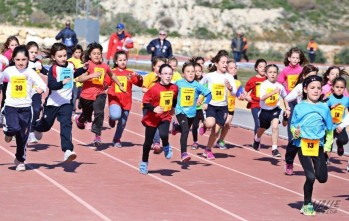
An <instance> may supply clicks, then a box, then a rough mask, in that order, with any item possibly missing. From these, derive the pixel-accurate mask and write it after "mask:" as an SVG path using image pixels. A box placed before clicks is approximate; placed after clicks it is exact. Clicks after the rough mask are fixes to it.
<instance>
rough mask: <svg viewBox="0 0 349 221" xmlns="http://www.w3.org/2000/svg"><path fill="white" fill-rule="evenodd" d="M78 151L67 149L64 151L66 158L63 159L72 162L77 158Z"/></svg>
mask: <svg viewBox="0 0 349 221" xmlns="http://www.w3.org/2000/svg"><path fill="white" fill-rule="evenodd" d="M76 157H77V156H76V153H75V152H74V151H71V150H66V151H65V152H64V158H63V161H64V162H72V161H73V160H75V159H76Z"/></svg>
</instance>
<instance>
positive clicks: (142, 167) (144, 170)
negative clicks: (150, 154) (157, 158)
mask: <svg viewBox="0 0 349 221" xmlns="http://www.w3.org/2000/svg"><path fill="white" fill-rule="evenodd" d="M139 173H140V174H144V175H146V174H148V162H140V163H139Z"/></svg>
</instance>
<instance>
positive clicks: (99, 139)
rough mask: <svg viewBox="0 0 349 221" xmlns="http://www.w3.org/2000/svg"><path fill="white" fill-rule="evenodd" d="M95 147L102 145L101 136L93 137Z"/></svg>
mask: <svg viewBox="0 0 349 221" xmlns="http://www.w3.org/2000/svg"><path fill="white" fill-rule="evenodd" d="M93 143H94V145H95V147H99V146H101V145H102V140H101V136H97V135H96V137H95V139H94V141H93Z"/></svg>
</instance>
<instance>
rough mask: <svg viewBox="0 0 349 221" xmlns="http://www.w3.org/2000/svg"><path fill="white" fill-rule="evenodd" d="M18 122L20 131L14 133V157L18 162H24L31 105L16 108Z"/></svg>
mask: <svg viewBox="0 0 349 221" xmlns="http://www.w3.org/2000/svg"><path fill="white" fill-rule="evenodd" d="M17 113H18V121H19V122H18V123H19V126H20V128H21V130H20V132H19V133H17V134H16V144H17V150H16V159H17V160H18V161H19V162H24V161H25V159H26V151H25V149H26V146H27V141H28V137H29V130H30V127H31V119H32V110H31V107H24V108H18V112H17Z"/></svg>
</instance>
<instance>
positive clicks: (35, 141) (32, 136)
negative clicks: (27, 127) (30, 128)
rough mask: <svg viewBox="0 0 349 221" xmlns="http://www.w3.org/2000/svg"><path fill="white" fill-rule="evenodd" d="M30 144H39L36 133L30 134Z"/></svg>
mask: <svg viewBox="0 0 349 221" xmlns="http://www.w3.org/2000/svg"><path fill="white" fill-rule="evenodd" d="M28 142H29V143H37V142H38V140H37V139H36V137H35V134H34V132H30V133H29V137H28Z"/></svg>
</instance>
